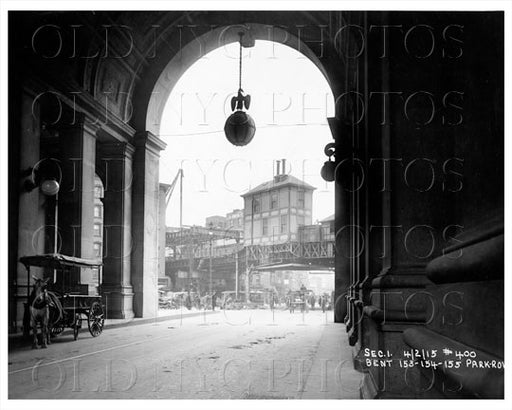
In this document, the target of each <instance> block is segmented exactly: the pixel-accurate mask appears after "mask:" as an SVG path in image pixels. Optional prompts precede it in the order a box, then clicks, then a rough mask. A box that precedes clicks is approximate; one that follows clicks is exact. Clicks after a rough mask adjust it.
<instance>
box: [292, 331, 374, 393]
mask: <svg viewBox="0 0 512 410" xmlns="http://www.w3.org/2000/svg"><path fill="white" fill-rule="evenodd" d="M363 376H364V373H362V372H359V371H357V370H355V369H354V364H353V360H352V348H351V346H350V345H349V343H348V339H347V335H346V332H345V325H344V324H341V323H329V325H327V326H325V328H324V331H323V332H322V337H321V338H320V343H319V345H318V348H317V351H316V354H315V356H314V359H313V364H312V366H311V369H310V371H309V374H308V377H307V379H306V383H305V389H304V392H303V393H302V395H301V397H300V398H301V399H306V400H307V399H330V400H338V399H360V398H361V394H360V388H361V385H362V382H363Z"/></svg>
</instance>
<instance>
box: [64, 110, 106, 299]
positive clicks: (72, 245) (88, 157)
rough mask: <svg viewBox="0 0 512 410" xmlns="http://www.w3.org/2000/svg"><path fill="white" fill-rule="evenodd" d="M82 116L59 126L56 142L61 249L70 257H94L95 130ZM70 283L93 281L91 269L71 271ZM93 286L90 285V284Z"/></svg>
mask: <svg viewBox="0 0 512 410" xmlns="http://www.w3.org/2000/svg"><path fill="white" fill-rule="evenodd" d="M97 130H98V126H96V125H93V124H92V123H91V122H90V121H89V120H88V119H87V118H86V117H85V116H84V115H80V116H78V118H77V119H76V121H75V122H74V123H73V124H72V125H65V126H62V127H60V129H59V132H60V135H59V144H60V153H61V159H62V164H61V166H62V183H61V187H60V191H59V194H58V195H59V197H58V206H59V219H58V221H59V230H60V233H61V238H62V241H61V249H60V252H61V253H63V254H66V255H70V256H77V257H81V258H87V259H94V250H93V243H94V223H93V222H94V177H95V168H96V131H97ZM71 276H72V277H71V278H70V280H71V283H73V282H76V281H78V280H79V281H80V282H81V283H82V285H84V288H83V289H82V288H81V289H79V290H80V291H81V292H87V291H88V289H86V288H85V285H86V284H87V283H89V282H91V285H92V284H93V283H92V277H93V271H92V269H90V268H81V269H77V270H75V271H74V272H73V273H72V274H71ZM91 289H92V287H91Z"/></svg>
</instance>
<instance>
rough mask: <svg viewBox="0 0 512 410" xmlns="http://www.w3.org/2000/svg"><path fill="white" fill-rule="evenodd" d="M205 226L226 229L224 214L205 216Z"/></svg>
mask: <svg viewBox="0 0 512 410" xmlns="http://www.w3.org/2000/svg"><path fill="white" fill-rule="evenodd" d="M205 227H207V228H216V229H226V228H227V218H226V217H225V216H220V215H213V216H209V217H207V218H206V221H205Z"/></svg>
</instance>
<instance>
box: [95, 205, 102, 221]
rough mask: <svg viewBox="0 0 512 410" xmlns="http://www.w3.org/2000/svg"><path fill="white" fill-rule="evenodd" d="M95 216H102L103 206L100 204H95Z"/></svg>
mask: <svg viewBox="0 0 512 410" xmlns="http://www.w3.org/2000/svg"><path fill="white" fill-rule="evenodd" d="M94 217H95V218H101V206H99V205H95V206H94Z"/></svg>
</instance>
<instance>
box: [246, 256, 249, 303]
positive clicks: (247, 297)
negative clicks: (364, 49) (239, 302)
mask: <svg viewBox="0 0 512 410" xmlns="http://www.w3.org/2000/svg"><path fill="white" fill-rule="evenodd" d="M249 272H250V268H249V249H248V248H247V247H246V248H245V301H246V302H247V303H248V302H249V301H250V299H249V292H250V289H249V287H250V284H249V282H250V280H249Z"/></svg>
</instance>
